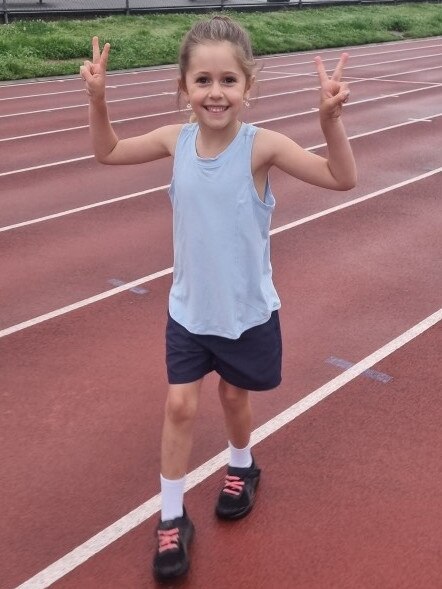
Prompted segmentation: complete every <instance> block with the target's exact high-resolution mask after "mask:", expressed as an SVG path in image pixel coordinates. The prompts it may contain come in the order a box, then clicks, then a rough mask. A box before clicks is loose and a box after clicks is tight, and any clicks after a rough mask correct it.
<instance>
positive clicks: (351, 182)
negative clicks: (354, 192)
mask: <svg viewBox="0 0 442 589" xmlns="http://www.w3.org/2000/svg"><path fill="white" fill-rule="evenodd" d="M357 180H358V179H357V176H356V174H355V175H354V176H352V177H351V178H346V179H345V180H342V181H341V182H340V183H339V187H338V190H342V191H345V190H351V189H352V188H354V187H355V186H356V184H357Z"/></svg>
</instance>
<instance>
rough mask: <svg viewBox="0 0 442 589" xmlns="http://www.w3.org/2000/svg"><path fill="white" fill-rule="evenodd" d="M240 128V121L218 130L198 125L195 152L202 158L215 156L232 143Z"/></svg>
mask: <svg viewBox="0 0 442 589" xmlns="http://www.w3.org/2000/svg"><path fill="white" fill-rule="evenodd" d="M240 128H241V121H235V124H234V125H232V126H229V127H226V128H225V129H219V130H218V129H215V130H213V129H208V128H207V127H200V128H199V130H198V135H197V138H196V151H197V154H198V155H199V157H202V158H209V157H216V156H217V155H219V154H220V153H221V152H222V151H224V150H225V149H226V148H227V147H228V146H229V145H230V144H231V143H232V141H233V140H234V139H235V137H236V135H237V134H238V131H239V130H240Z"/></svg>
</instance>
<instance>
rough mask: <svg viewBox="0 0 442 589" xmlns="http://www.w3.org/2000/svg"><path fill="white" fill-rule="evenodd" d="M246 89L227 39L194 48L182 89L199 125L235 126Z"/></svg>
mask: <svg viewBox="0 0 442 589" xmlns="http://www.w3.org/2000/svg"><path fill="white" fill-rule="evenodd" d="M249 89H250V84H248V83H247V78H246V75H245V74H244V72H243V70H242V69H241V66H240V65H239V63H238V60H237V58H236V55H235V49H234V47H233V46H232V44H231V43H230V42H228V41H222V42H213V43H207V44H204V45H197V46H196V47H194V48H193V50H192V53H191V56H190V60H189V69H188V71H187V73H186V77H185V87H184V88H183V90H184V92H185V94H186V95H187V97H188V99H189V102H190V105H191V107H192V110H193V112H194V113H195V115H196V117H197V119H198V123H199V124H200V126H201V125H204V126H206V127H208V128H211V129H224V128H226V127H229V126H231V125H236V122H237V120H238V117H239V115H240V112H241V110H242V108H243V101H244V99H245V98H246V97H247V95H248V91H249Z"/></svg>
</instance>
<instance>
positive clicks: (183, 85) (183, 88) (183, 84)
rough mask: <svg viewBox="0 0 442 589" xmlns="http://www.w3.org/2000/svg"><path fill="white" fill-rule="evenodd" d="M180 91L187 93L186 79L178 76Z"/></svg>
mask: <svg viewBox="0 0 442 589" xmlns="http://www.w3.org/2000/svg"><path fill="white" fill-rule="evenodd" d="M178 92H182V93H183V94H186V95H187V88H186V81H185V80H183V79H182V78H178Z"/></svg>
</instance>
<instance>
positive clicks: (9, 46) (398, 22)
mask: <svg viewBox="0 0 442 589" xmlns="http://www.w3.org/2000/svg"><path fill="white" fill-rule="evenodd" d="M230 14H231V16H232V17H233V18H235V19H237V20H238V21H239V22H241V23H242V25H243V26H244V27H245V28H246V29H247V30H248V31H249V33H250V35H251V38H252V42H253V47H254V51H255V54H256V55H265V54H271V53H283V52H287V51H303V50H309V49H321V48H325V47H339V46H344V45H357V44H362V43H373V42H382V41H394V40H397V39H401V38H418V37H430V36H435V35H442V5H441V4H431V3H428V4H427V3H422V4H421V3H419V4H400V5H395V6H346V7H329V8H311V9H303V10H293V9H289V10H279V11H275V12H246V13H239V12H231V13H230ZM198 18H201V15H197V14H156V15H155V14H150V15H143V16H111V17H106V18H97V19H93V20H61V21H43V20H23V21H16V22H13V23H11V24H9V25H0V80H16V79H24V78H34V77H43V76H54V75H63V74H75V73H77V72H78V69H79V67H80V65H81V64H82V62H83V61H84V60H85V59H88V58H89V56H90V43H91V37H92V36H93V35H98V36H99V37H100V41H102V42H105V41H109V42H110V43H111V46H112V49H111V56H110V60H109V69H111V70H115V69H126V68H136V67H146V66H153V65H161V64H170V63H176V60H177V52H178V47H179V43H180V40H181V38H182V37H183V35H184V33H185V32H186V31H187V30H188V29H189V27H190V26H191V25H192V23H193V22H194V21H195V20H196V19H198Z"/></svg>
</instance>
